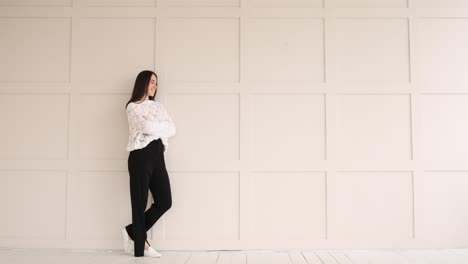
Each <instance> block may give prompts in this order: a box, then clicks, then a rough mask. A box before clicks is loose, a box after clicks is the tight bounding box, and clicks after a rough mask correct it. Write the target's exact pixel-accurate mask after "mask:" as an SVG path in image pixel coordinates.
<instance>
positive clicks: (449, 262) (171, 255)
mask: <svg viewBox="0 0 468 264" xmlns="http://www.w3.org/2000/svg"><path fill="white" fill-rule="evenodd" d="M160 252H161V254H163V256H162V257H161V258H145V257H142V258H135V257H133V256H130V255H127V254H126V253H124V252H123V251H117V250H116V251H102V250H99V251H91V250H52V249H47V250H44V249H34V250H26V249H0V263H1V264H23V263H24V264H33V263H34V264H55V263H57V264H81V263H83V264H84V263H86V264H91V263H98V264H111V263H116V264H118V263H160V264H468V249H446V250H393V251H384V250H318V251H203V252H200V251H193V252H190V251H160Z"/></svg>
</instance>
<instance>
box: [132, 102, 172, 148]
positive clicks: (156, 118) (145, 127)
mask: <svg viewBox="0 0 468 264" xmlns="http://www.w3.org/2000/svg"><path fill="white" fill-rule="evenodd" d="M127 118H128V132H129V135H128V144H127V151H132V150H135V149H142V148H144V147H146V146H147V145H148V144H149V143H150V142H151V141H153V140H155V139H158V138H161V141H162V142H163V144H164V153H165V152H166V151H167V148H168V146H169V138H170V137H172V136H174V135H175V134H176V127H175V124H174V122H173V121H172V118H171V117H170V116H169V114H168V113H167V111H166V109H165V108H164V106H163V105H162V104H161V103H160V102H158V101H153V100H145V101H143V102H132V103H129V104H128V105H127Z"/></svg>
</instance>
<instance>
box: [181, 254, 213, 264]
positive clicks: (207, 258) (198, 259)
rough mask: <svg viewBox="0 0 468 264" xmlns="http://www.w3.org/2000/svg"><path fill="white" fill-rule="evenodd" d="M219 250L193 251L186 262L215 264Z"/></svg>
mask: <svg viewBox="0 0 468 264" xmlns="http://www.w3.org/2000/svg"><path fill="white" fill-rule="evenodd" d="M218 258H219V252H193V253H192V254H191V255H190V258H189V259H188V261H187V262H186V263H187V264H216V262H217V261H218Z"/></svg>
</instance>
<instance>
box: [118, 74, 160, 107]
mask: <svg viewBox="0 0 468 264" xmlns="http://www.w3.org/2000/svg"><path fill="white" fill-rule="evenodd" d="M152 75H154V76H156V82H157V79H158V75H157V74H156V73H155V72H153V71H149V70H146V71H142V72H140V73H139V74H138V76H137V77H136V80H135V85H134V86H133V93H132V97H131V98H130V100H129V101H128V102H127V104H126V105H125V107H127V106H128V104H129V103H133V102H137V101H140V99H141V98H143V97H145V96H146V94H147V93H148V85H149V83H150V81H151V76H152ZM156 92H157V90H156ZM155 97H156V94H154V96H150V97H149V99H150V100H153V101H154V98H155Z"/></svg>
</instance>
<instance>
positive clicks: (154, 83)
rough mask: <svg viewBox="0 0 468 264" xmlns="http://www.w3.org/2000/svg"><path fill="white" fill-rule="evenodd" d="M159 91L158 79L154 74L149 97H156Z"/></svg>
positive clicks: (149, 88)
mask: <svg viewBox="0 0 468 264" xmlns="http://www.w3.org/2000/svg"><path fill="white" fill-rule="evenodd" d="M157 89H158V79H156V76H155V75H154V74H153V75H151V80H150V83H149V85H148V95H149V96H151V97H154V95H155V94H156V90H157Z"/></svg>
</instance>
